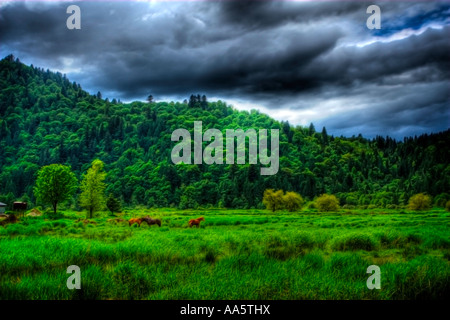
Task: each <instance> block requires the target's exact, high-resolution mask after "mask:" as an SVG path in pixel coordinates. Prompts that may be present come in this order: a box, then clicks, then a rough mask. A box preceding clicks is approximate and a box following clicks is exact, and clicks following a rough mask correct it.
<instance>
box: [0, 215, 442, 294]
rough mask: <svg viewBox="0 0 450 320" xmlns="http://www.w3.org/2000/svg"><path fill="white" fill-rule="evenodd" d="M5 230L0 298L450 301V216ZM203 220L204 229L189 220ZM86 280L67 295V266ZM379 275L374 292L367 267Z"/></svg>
mask: <svg viewBox="0 0 450 320" xmlns="http://www.w3.org/2000/svg"><path fill="white" fill-rule="evenodd" d="M145 215H150V216H151V217H152V218H159V219H161V220H162V226H161V227H158V226H157V225H152V226H150V227H149V226H148V225H146V224H145V223H142V225H141V227H137V225H134V226H132V227H130V226H129V225H128V223H127V222H119V223H115V222H112V221H109V219H111V218H112V217H111V216H108V215H107V214H106V213H103V214H100V215H99V217H97V218H94V219H91V220H90V221H91V222H95V224H94V223H87V224H86V223H84V222H83V221H80V220H79V219H84V218H85V216H86V214H85V213H81V212H73V211H63V212H61V213H60V214H59V216H57V217H53V218H49V217H48V216H44V217H24V218H21V219H20V221H19V222H18V223H15V224H8V225H6V226H4V227H0V250H1V251H0V299H158V300H160V299H214V300H221V299H269V300H271V299H275V300H278V299H289V300H298V299H376V300H378V299H382V300H384V299H388V300H397V299H448V298H449V297H450V295H449V293H450V265H449V259H450V237H449V235H450V233H449V224H450V213H449V212H446V211H444V210H443V209H433V210H430V211H426V212H419V213H418V212H412V211H407V210H405V211H400V210H381V209H380V210H350V211H349V210H341V211H339V212H335V213H319V212H315V211H314V210H304V211H301V212H299V213H288V212H279V213H278V212H277V213H275V214H272V213H270V212H269V211H266V210H192V211H190V210H186V211H179V210H174V209H158V210H131V211H125V212H124V213H122V214H121V217H122V218H124V219H129V218H132V217H138V216H145ZM200 216H204V217H205V221H204V222H202V224H201V227H200V228H188V221H189V219H192V218H197V217H200ZM70 265H77V266H79V267H80V270H81V289H80V290H69V289H68V288H67V286H66V281H67V279H68V277H69V276H70V274H68V273H66V270H67V267H68V266H70ZM370 265H377V266H379V267H380V269H381V289H379V290H378V289H373V290H369V289H368V288H367V285H366V281H367V279H368V277H369V276H370V274H368V273H367V272H366V271H367V267H368V266H370Z"/></svg>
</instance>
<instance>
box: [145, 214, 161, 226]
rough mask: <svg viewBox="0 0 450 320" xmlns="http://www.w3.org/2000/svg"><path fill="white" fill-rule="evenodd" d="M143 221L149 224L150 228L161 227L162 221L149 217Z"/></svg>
mask: <svg viewBox="0 0 450 320" xmlns="http://www.w3.org/2000/svg"><path fill="white" fill-rule="evenodd" d="M142 221H145V222H147V224H148V225H149V226H151V225H152V224H157V225H158V226H160V227H161V220H159V219H152V218H150V217H149V216H147V217H145V218H142Z"/></svg>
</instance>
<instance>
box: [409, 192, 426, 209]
mask: <svg viewBox="0 0 450 320" xmlns="http://www.w3.org/2000/svg"><path fill="white" fill-rule="evenodd" d="M430 208H431V197H430V196H428V195H426V194H424V193H418V194H415V195H413V196H412V197H411V198H409V202H408V209H410V210H416V211H417V210H428V209H430Z"/></svg>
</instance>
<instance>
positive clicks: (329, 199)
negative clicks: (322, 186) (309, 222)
mask: <svg viewBox="0 0 450 320" xmlns="http://www.w3.org/2000/svg"><path fill="white" fill-rule="evenodd" d="M316 206H317V208H318V209H319V210H320V211H337V210H339V200H338V199H337V198H336V196H335V195H332V194H331V195H330V194H322V195H321V196H320V197H318V198H317V200H316Z"/></svg>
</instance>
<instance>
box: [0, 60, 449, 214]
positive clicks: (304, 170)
mask: <svg viewBox="0 0 450 320" xmlns="http://www.w3.org/2000/svg"><path fill="white" fill-rule="evenodd" d="M0 75H1V77H0V201H1V202H4V203H7V204H10V203H12V202H13V201H17V200H22V201H27V202H29V203H32V204H36V202H37V200H38V199H37V197H36V194H35V193H34V186H35V184H36V180H37V178H38V172H39V170H40V169H41V168H42V167H45V166H48V165H51V164H61V165H65V166H68V167H70V168H71V170H72V172H73V174H74V175H75V177H76V178H77V180H78V181H82V180H83V175H84V174H86V173H87V171H88V169H89V168H90V167H91V166H92V162H93V161H94V160H95V159H99V160H101V161H102V162H103V163H104V170H105V172H107V174H106V176H105V179H104V182H105V185H106V187H105V193H106V194H108V195H109V194H111V195H112V197H113V198H115V199H118V200H119V201H120V202H121V203H122V204H123V205H124V206H128V207H136V206H144V207H155V208H156V207H179V208H182V209H184V208H199V207H224V208H243V209H245V208H264V207H265V205H264V203H263V201H262V199H263V195H264V191H265V190H267V189H274V190H280V189H283V190H286V191H289V192H295V193H298V194H300V195H302V197H303V199H304V200H305V201H311V200H313V199H315V198H316V197H318V196H320V195H321V194H330V195H335V196H336V197H337V198H338V199H339V203H340V206H341V207H346V208H352V207H362V208H365V207H371V206H372V207H382V208H395V207H399V206H405V205H407V204H408V201H409V199H410V197H411V196H413V195H415V194H418V193H426V194H428V195H429V196H431V197H432V201H433V203H432V205H437V206H442V207H443V206H445V204H446V202H447V201H448V200H450V195H449V194H448V192H449V190H450V165H449V159H450V154H449V149H448V147H447V146H448V145H449V142H450V130H447V131H445V132H440V133H435V134H424V135H421V136H418V137H406V138H405V139H403V140H402V141H398V140H395V139H392V138H390V137H382V136H378V137H376V138H374V139H366V138H364V137H363V136H362V135H358V136H353V137H334V136H333V135H329V134H328V133H327V130H326V128H322V129H321V130H316V128H315V127H314V125H313V124H311V125H309V126H307V127H303V126H292V125H290V124H289V122H287V121H286V122H284V121H282V122H279V121H275V120H274V119H272V118H270V117H269V116H267V115H265V114H262V113H260V112H259V111H257V110H251V111H238V110H236V109H234V108H233V107H231V106H229V105H227V104H226V103H225V102H223V101H220V100H219V101H208V100H207V98H206V96H205V97H203V95H199V94H197V95H191V97H190V98H189V99H186V101H184V102H173V101H172V102H155V100H154V98H153V97H148V99H147V101H143V102H139V101H135V102H132V103H127V104H125V103H122V102H120V100H116V99H112V100H109V99H108V98H104V97H103V96H102V94H101V93H100V92H97V93H95V94H90V93H88V92H86V91H84V90H83V89H82V88H81V86H80V84H77V83H75V82H71V81H70V80H69V79H68V78H67V77H66V76H65V75H63V74H61V73H57V72H56V73H55V72H51V71H50V70H43V69H41V68H37V67H34V66H26V65H24V64H22V63H21V62H20V61H18V60H17V59H14V58H12V57H8V58H5V59H3V60H1V61H0ZM193 121H202V123H203V129H204V130H207V129H209V128H216V129H219V130H221V131H222V132H223V133H224V132H225V130H226V129H237V128H240V129H243V130H247V129H249V128H253V129H255V130H258V129H267V130H270V129H279V130H280V170H279V172H278V173H277V174H276V175H274V176H261V175H260V174H259V172H260V168H261V165H260V164H256V165H250V164H245V165H236V164H234V165H206V164H199V165H174V164H173V163H171V160H170V159H171V158H170V150H171V149H172V148H173V146H174V143H173V142H171V139H170V135H171V133H172V132H173V131H174V130H175V129H178V128H186V129H187V130H189V131H191V134H192V133H193V132H192V128H193ZM203 147H204V146H203ZM224 152H226V150H224ZM246 153H247V154H248V152H246ZM246 163H248V159H246ZM80 190H81V189H80V188H78V189H77V190H76V191H75V193H74V195H75V196H74V197H72V199H70V200H68V201H67V206H68V207H72V208H76V209H78V208H81V207H80V202H79V201H77V200H75V199H78V198H79V196H80V192H81V191H80Z"/></svg>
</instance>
